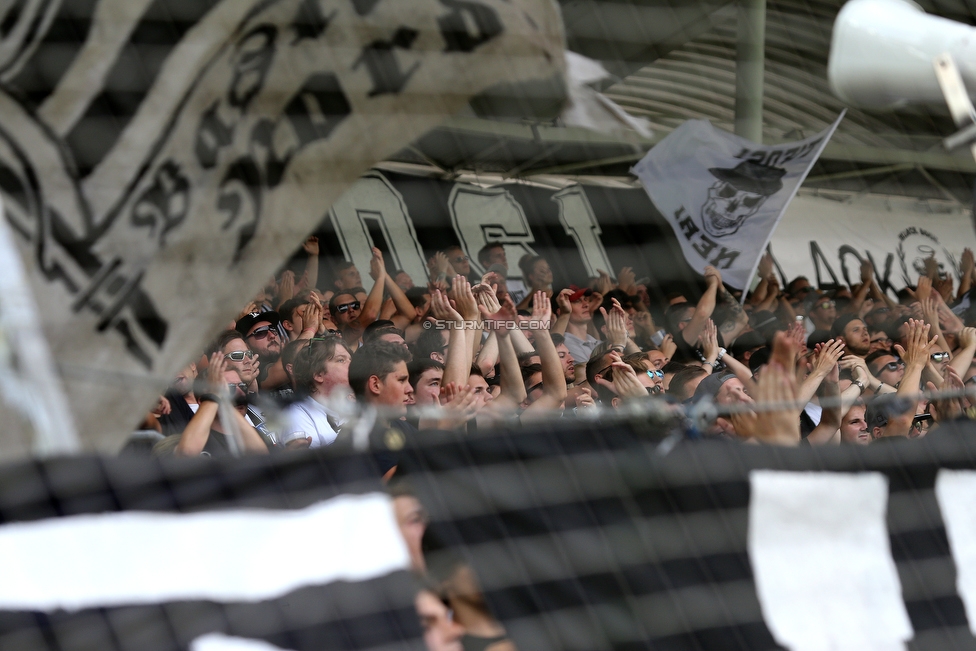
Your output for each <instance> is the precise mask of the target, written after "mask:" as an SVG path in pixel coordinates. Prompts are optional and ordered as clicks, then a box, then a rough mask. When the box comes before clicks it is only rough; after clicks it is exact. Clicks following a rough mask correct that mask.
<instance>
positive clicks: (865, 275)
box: [861, 260, 874, 284]
mask: <svg viewBox="0 0 976 651" xmlns="http://www.w3.org/2000/svg"><path fill="white" fill-rule="evenodd" d="M871 282H874V265H873V264H871V262H870V261H869V260H864V261H862V262H861V283H862V284H863V283H871Z"/></svg>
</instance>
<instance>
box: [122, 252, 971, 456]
mask: <svg viewBox="0 0 976 651" xmlns="http://www.w3.org/2000/svg"><path fill="white" fill-rule="evenodd" d="M304 248H305V252H306V254H307V261H308V262H307V267H306V270H305V273H304V274H303V275H302V276H301V278H297V279H296V277H295V274H294V273H293V272H291V271H285V272H283V273H282V274H281V275H280V277H278V278H276V279H272V281H271V282H270V283H269V284H268V286H267V287H266V288H265V289H263V290H262V292H261V293H260V294H259V295H258V296H257V297H255V299H254V301H253V302H251V303H250V304H249V305H247V306H246V307H245V308H244V310H243V311H242V312H241V314H240V315H239V317H238V319H237V320H236V321H235V322H234V323H233V324H230V325H231V326H232V327H229V328H228V329H227V330H226V331H225V332H222V333H221V334H220V335H219V336H218V337H216V338H215V339H214V341H213V342H212V343H211V345H210V346H209V347H208V349H207V350H206V351H205V352H204V354H203V355H201V356H200V359H199V360H198V361H197V362H195V363H192V364H189V365H188V366H187V367H186V368H185V369H184V370H183V371H182V372H181V373H180V374H179V376H178V377H177V378H176V380H175V382H174V383H173V385H172V386H171V388H170V389H169V391H167V392H166V394H165V396H164V397H162V398H161V399H160V402H159V404H158V405H157V407H156V408H155V409H154V411H153V413H151V414H149V415H147V417H146V422H145V423H144V429H146V430H150V432H151V433H155V435H154V437H153V438H155V439H160V438H161V439H162V440H159V441H158V442H156V443H155V445H154V447H153V451H154V453H156V454H176V455H190V456H192V455H198V454H201V453H203V454H210V455H221V454H231V453H235V452H237V450H235V447H236V446H241V447H242V449H243V450H242V451H244V452H254V453H262V454H263V453H268V452H276V451H280V450H289V449H297V448H306V447H312V448H315V447H320V446H327V445H331V444H333V443H334V442H335V441H336V440H337V439H339V438H340V436H341V435H342V433H343V426H344V425H345V424H346V423H347V421H350V415H351V414H353V413H358V412H361V411H362V409H361V408H362V407H373V408H375V410H374V411H375V414H378V416H377V417H376V419H375V423H374V424H373V426H372V430H376V431H378V432H382V436H386V437H388V438H389V440H388V441H386V444H385V447H387V448H390V449H394V448H398V447H402V444H403V441H405V440H408V439H409V438H410V437H414V436H417V434H418V433H419V432H421V431H423V430H428V429H461V428H463V429H467V430H474V429H476V428H485V427H490V426H492V425H495V424H509V425H511V424H527V423H531V422H532V421H533V420H538V419H542V418H551V417H553V415H554V414H555V415H556V417H558V418H563V419H580V418H594V419H606V418H612V417H614V412H615V411H616V410H620V409H623V408H625V407H627V408H628V413H634V412H633V407H634V404H635V403H641V404H646V405H657V406H658V407H661V406H663V407H664V408H665V409H666V410H670V412H672V413H673V414H674V415H675V417H676V418H677V419H679V420H680V419H683V420H682V423H683V430H684V432H685V434H686V436H687V437H689V438H708V437H721V438H726V439H730V440H736V441H743V442H764V443H773V444H780V445H799V444H804V445H807V444H808V445H831V444H855V445H867V444H872V443H875V444H876V443H878V442H881V441H885V440H891V439H894V438H904V437H908V438H916V437H920V436H924V435H926V433H928V432H929V430H930V429H932V428H935V427H937V426H938V425H939V424H940V423H944V422H945V421H948V420H953V419H959V418H969V417H970V415H971V411H972V409H973V407H974V406H973V405H971V404H970V402H969V401H968V400H967V399H966V397H965V396H964V395H960V396H955V397H943V398H941V399H938V400H933V401H931V402H929V401H928V400H926V399H925V398H923V397H921V395H920V392H923V391H926V390H928V391H936V390H940V389H941V390H957V391H956V392H957V393H959V394H963V393H965V391H964V389H965V387H967V386H969V385H972V384H973V383H974V382H976V381H974V380H973V378H974V376H976V366H974V365H973V357H974V353H976V328H974V327H972V325H971V324H974V323H976V304H973V305H972V307H971V302H970V291H971V290H972V289H973V284H974V277H976V272H974V263H973V254H972V252H971V251H970V250H968V249H967V250H966V251H965V252H964V254H963V256H962V260H961V282H960V285H959V287H958V290H957V291H955V292H954V291H953V285H954V283H953V279H952V277H951V276H949V275H947V274H946V273H944V272H943V271H942V270H941V269H940V268H939V265H938V264H937V263H936V261H935V260H934V259H929V260H926V261H925V268H924V271H923V272H922V273H921V274H920V276H919V278H918V281H917V284H916V286H914V287H907V288H905V289H904V290H902V291H901V292H899V293H898V295H897V296H896V297H892V296H889V295H888V294H886V293H885V292H883V291H882V290H881V288H880V287H879V286H878V283H877V282H876V281H875V279H874V275H873V267H872V265H871V264H870V263H869V262H865V263H864V264H862V266H861V269H860V277H859V282H857V283H855V284H852V285H851V286H850V287H848V286H839V287H832V288H830V289H829V290H827V291H823V290H821V289H818V288H815V287H813V286H812V285H811V284H810V282H809V281H808V280H807V279H806V278H804V277H800V278H795V279H793V280H791V281H790V282H789V284H788V285H787V286H786V287H782V288H781V287H780V284H779V281H778V279H777V277H776V274H775V273H774V272H773V264H772V261H771V259H770V258H769V257H768V256H767V257H764V258H763V259H762V260H761V261H760V264H759V267H758V279H759V282H758V284H757V285H756V286H755V287H754V289H753V290H752V291H751V292H749V293H748V295H747V296H746V298H745V300H744V301H741V296H740V295H739V294H738V293H737V292H734V291H730V290H729V289H727V288H726V287H725V285H723V283H722V276H721V274H720V273H719V271H718V270H717V269H714V268H712V267H708V268H707V269H706V272H705V276H704V281H705V289H704V291H703V292H702V293H701V295H700V296H698V297H688V296H684V295H671V296H668V298H667V300H668V304H667V305H653V304H652V303H651V301H650V298H649V297H650V293H649V292H648V287H647V286H646V285H642V284H638V283H636V280H635V279H636V274H635V273H634V271H633V270H632V269H630V268H623V269H620V270H619V271H618V273H617V276H616V279H614V278H612V277H611V276H610V275H609V274H608V273H605V272H602V271H601V272H600V275H599V276H598V277H597V278H593V279H592V280H591V282H590V284H589V286H587V287H577V286H570V287H566V288H554V287H553V284H552V283H553V275H552V271H551V270H550V267H549V264H548V262H547V261H546V260H545V259H544V258H542V257H539V256H525V257H524V258H523V259H522V260H519V262H518V266H519V268H520V269H521V270H522V274H523V281H519V280H515V279H511V278H507V270H508V261H507V259H506V251H505V248H504V247H503V246H502V245H501V244H488V245H487V246H485V247H484V248H483V249H482V250H481V251H479V252H478V261H479V263H480V265H481V268H482V269H487V273H485V274H484V275H483V276H476V275H474V272H473V270H472V266H471V263H470V261H469V260H468V258H467V256H466V255H465V254H464V252H463V250H462V249H461V248H460V247H453V248H448V249H446V250H444V251H440V252H437V253H436V254H435V255H434V256H433V257H431V259H430V261H429V265H428V266H429V271H430V277H429V279H424V280H425V281H426V282H424V283H423V284H420V283H416V284H415V280H419V279H413V278H410V277H409V276H408V275H407V274H405V273H404V272H402V271H394V272H392V273H391V272H388V271H387V268H386V265H385V263H384V260H383V256H382V253H381V252H380V251H379V250H378V249H373V255H372V259H371V261H370V269H369V275H370V277H371V278H372V279H373V284H372V287H371V289H370V290H369V291H367V290H366V289H364V288H363V286H362V285H363V283H362V276H361V274H360V271H359V270H358V269H356V267H355V266H354V265H353V264H351V263H348V262H344V263H341V264H338V265H336V266H335V267H334V269H333V271H334V277H333V278H331V279H330V280H329V281H328V282H323V283H321V284H320V283H318V282H317V278H318V267H319V260H318V242H317V240H316V238H314V237H312V238H309V240H308V241H307V242H306V243H305V247H304ZM326 287H327V289H326ZM690 298H691V299H694V300H689V299H690ZM655 314H656V315H657V321H656V320H655V317H654V316H653V315H655ZM228 393H229V396H228ZM222 396H223V397H224V398H229V399H230V402H233V403H234V404H236V410H235V414H236V415H235V416H233V418H231V420H232V421H233V422H231V423H228V422H224V421H225V420H227V419H228V418H229V417H227V416H225V415H223V414H222V413H218V404H219V403H220V400H221V397H222ZM357 403H358V405H359V406H360V409H359V410H357V409H355V406H356V404H357ZM703 403H704V404H706V405H708V406H709V409H703V408H700V406H701V405H702V404H703ZM766 403H775V404H780V405H782V404H783V403H790V404H792V405H794V408H791V409H783V408H778V409H769V408H766V407H764V406H763V405H764V404H766ZM424 407H440V408H441V409H439V410H431V409H427V410H425V409H423V408H424ZM266 412H271V413H266ZM272 414H273V415H272ZM353 420H354V419H353ZM350 422H351V421H350ZM356 422H358V421H356ZM347 429H348V428H347ZM233 431H237V432H239V433H240V436H239V437H232V436H228V433H229V432H233ZM142 447H143V448H145V447H146V446H145V444H143V446H142ZM395 460H396V455H395V454H391V455H389V459H388V460H387V461H386V462H385V463H386V465H385V466H384V468H383V470H384V471H390V472H391V473H392V472H393V469H394V467H395V465H396V463H395Z"/></svg>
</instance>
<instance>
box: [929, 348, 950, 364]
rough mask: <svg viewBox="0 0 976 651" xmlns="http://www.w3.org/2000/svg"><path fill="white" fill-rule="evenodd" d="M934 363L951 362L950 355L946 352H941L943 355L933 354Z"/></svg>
mask: <svg viewBox="0 0 976 651" xmlns="http://www.w3.org/2000/svg"><path fill="white" fill-rule="evenodd" d="M932 361H933V362H947V361H949V353H947V352H944V351H943V352H941V353H932Z"/></svg>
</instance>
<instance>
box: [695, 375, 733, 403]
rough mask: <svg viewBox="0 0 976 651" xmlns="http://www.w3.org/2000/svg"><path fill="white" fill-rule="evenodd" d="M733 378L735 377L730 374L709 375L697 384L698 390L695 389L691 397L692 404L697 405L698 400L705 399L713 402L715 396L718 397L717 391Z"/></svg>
mask: <svg viewBox="0 0 976 651" xmlns="http://www.w3.org/2000/svg"><path fill="white" fill-rule="evenodd" d="M734 377H735V376H734V375H733V374H731V373H723V374H721V375H719V374H712V375H709V376H708V377H707V378H705V379H704V380H702V381H701V382H700V383H699V384H698V388H697V389H695V395H693V396H692V397H691V402H692V404H694V403H697V402H699V401H700V400H704V399H705V398H711V399H713V400H714V399H715V396H716V395H718V392H719V389H721V388H722V385H723V384H725V383H726V382H728V381H729V380H731V379H732V378H734Z"/></svg>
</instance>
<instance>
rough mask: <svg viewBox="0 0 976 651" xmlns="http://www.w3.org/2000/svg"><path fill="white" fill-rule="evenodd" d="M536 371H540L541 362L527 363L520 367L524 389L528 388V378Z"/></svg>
mask: <svg viewBox="0 0 976 651" xmlns="http://www.w3.org/2000/svg"><path fill="white" fill-rule="evenodd" d="M536 373H542V364H529V365H528V366H523V367H522V384H524V385H525V390H526V391H528V390H529V388H530V387H529V378H530V377H532V376H533V375H535V374H536Z"/></svg>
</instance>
